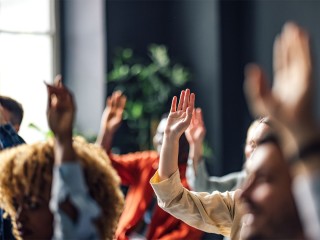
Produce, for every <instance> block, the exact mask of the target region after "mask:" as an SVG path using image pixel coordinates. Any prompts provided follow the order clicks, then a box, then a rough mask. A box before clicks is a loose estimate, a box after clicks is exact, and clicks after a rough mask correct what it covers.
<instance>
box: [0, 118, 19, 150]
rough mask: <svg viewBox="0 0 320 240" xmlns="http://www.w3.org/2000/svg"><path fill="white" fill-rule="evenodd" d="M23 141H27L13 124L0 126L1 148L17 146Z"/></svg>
mask: <svg viewBox="0 0 320 240" xmlns="http://www.w3.org/2000/svg"><path fill="white" fill-rule="evenodd" d="M23 143H25V141H24V140H23V139H22V138H21V137H20V136H19V135H18V133H17V132H16V131H15V130H14V128H13V127H12V125H11V124H5V125H1V126H0V149H5V148H9V147H13V146H17V145H19V144H23Z"/></svg>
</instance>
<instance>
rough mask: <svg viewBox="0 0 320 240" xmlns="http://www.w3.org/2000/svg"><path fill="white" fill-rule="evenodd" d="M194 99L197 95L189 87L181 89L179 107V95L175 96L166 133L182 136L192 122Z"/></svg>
mask: <svg viewBox="0 0 320 240" xmlns="http://www.w3.org/2000/svg"><path fill="white" fill-rule="evenodd" d="M194 101H195V95H194V93H191V94H190V90H189V89H186V90H183V91H181V94H180V99H179V103H178V107H177V97H176V96H174V97H173V99H172V103H171V109H170V113H169V116H168V120H167V126H166V130H165V134H167V135H168V136H173V137H178V139H179V138H180V136H181V135H182V133H184V131H185V130H186V129H187V128H188V126H189V124H190V122H191V118H192V112H193V109H194Z"/></svg>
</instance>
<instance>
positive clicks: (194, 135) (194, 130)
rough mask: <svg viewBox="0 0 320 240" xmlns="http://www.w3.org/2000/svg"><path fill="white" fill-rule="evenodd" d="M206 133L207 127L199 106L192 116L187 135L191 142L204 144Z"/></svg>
mask: <svg viewBox="0 0 320 240" xmlns="http://www.w3.org/2000/svg"><path fill="white" fill-rule="evenodd" d="M205 135H206V128H205V126H204V123H203V118H202V111H201V109H200V108H197V109H196V110H195V111H194V113H193V116H192V120H191V123H190V126H189V127H188V128H187V130H186V137H187V140H188V142H189V143H190V144H202V142H203V139H204V137H205Z"/></svg>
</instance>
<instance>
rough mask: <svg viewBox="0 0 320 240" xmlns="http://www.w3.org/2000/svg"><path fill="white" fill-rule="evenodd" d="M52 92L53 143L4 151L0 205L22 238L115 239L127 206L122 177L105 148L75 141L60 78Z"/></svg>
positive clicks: (70, 102)
mask: <svg viewBox="0 0 320 240" xmlns="http://www.w3.org/2000/svg"><path fill="white" fill-rule="evenodd" d="M47 89H48V110H47V117H48V123H49V127H50V128H51V130H52V131H53V133H54V134H55V137H54V141H47V142H41V143H37V144H33V145H26V144H25V145H22V146H19V147H14V148H11V149H8V150H3V151H2V152H1V153H0V159H1V161H0V172H1V174H0V186H1V188H0V206H1V207H2V208H3V209H5V211H6V213H7V214H8V215H9V216H10V218H11V220H12V225H13V229H14V235H15V237H16V238H18V239H98V238H99V239H112V238H113V236H114V230H115V227H116V224H117V221H118V217H119V215H120V213H121V210H122V206H123V195H122V193H121V191H120V188H119V183H120V182H119V178H118V176H117V174H116V172H115V171H114V169H113V168H112V167H111V164H110V162H109V160H108V157H107V156H106V154H105V153H104V151H103V150H101V149H100V148H98V147H96V146H94V145H92V144H88V143H86V142H84V141H83V140H82V141H79V140H74V141H73V139H72V128H73V120H74V115H75V105H74V103H73V97H72V95H71V93H70V92H69V91H68V90H67V89H66V88H65V87H64V86H62V83H61V80H60V79H59V78H58V79H56V84H55V85H54V86H51V85H47ZM49 203H50V204H49Z"/></svg>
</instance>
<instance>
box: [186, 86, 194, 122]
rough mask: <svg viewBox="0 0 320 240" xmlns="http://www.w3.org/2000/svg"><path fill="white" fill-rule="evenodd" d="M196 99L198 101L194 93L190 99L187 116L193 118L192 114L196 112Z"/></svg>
mask: <svg viewBox="0 0 320 240" xmlns="http://www.w3.org/2000/svg"><path fill="white" fill-rule="evenodd" d="M189 94H190V90H189ZM195 99H196V95H195V94H194V93H191V94H190V98H189V104H188V107H187V109H186V111H187V115H191V116H192V112H193V110H194V103H195Z"/></svg>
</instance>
